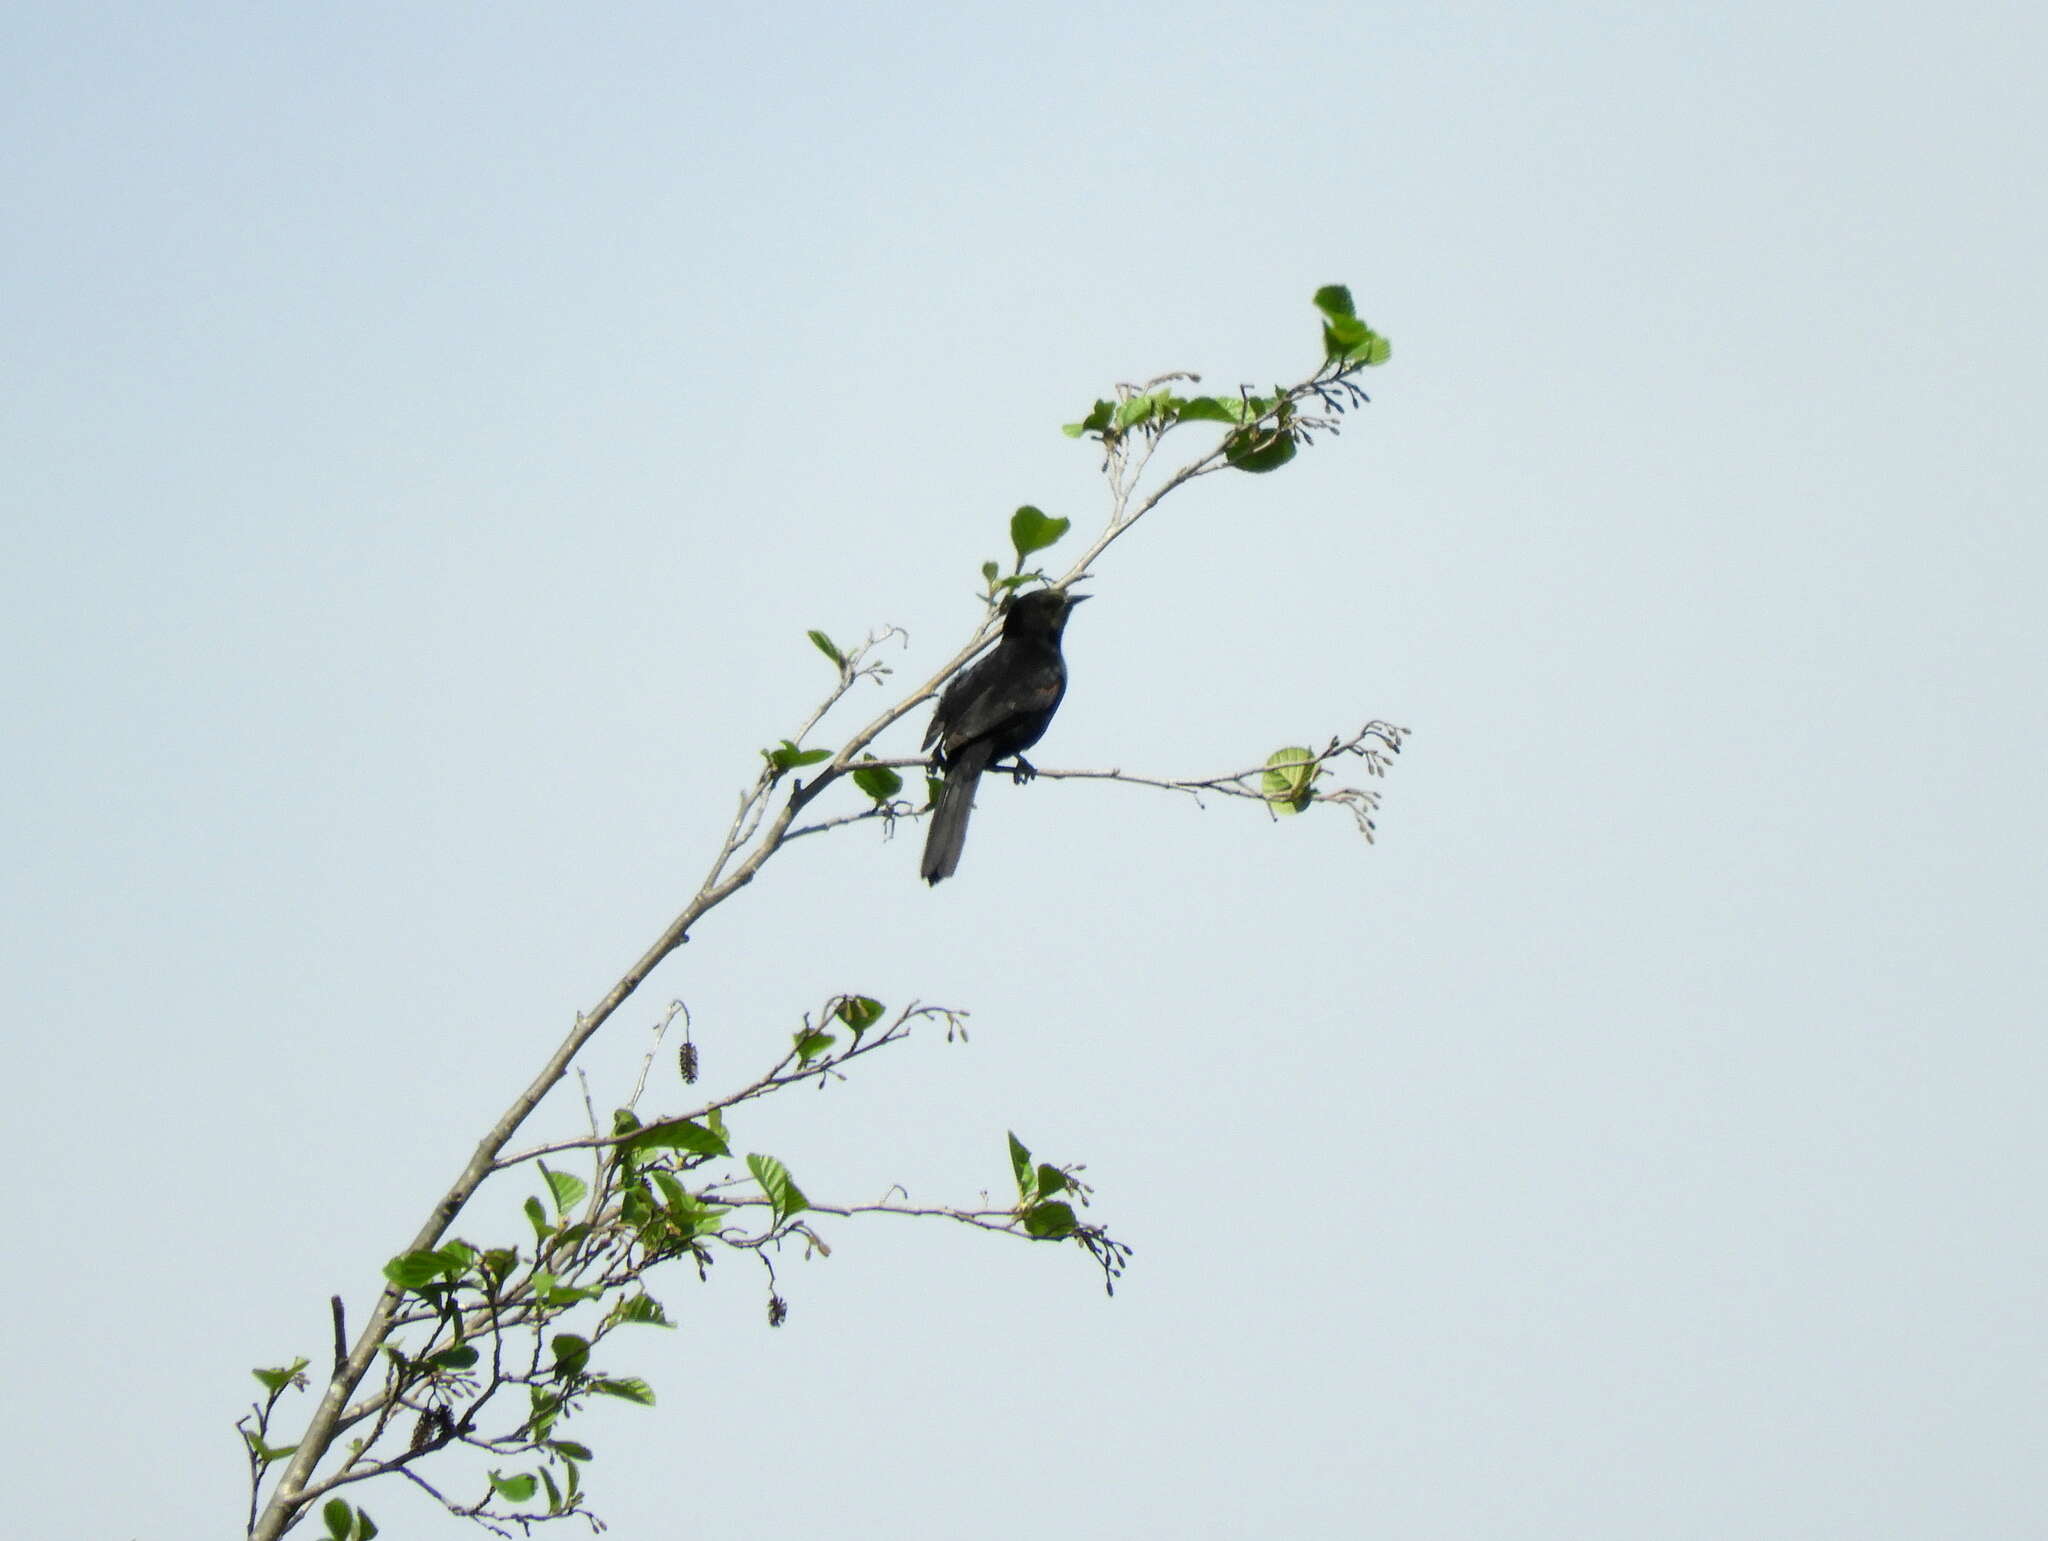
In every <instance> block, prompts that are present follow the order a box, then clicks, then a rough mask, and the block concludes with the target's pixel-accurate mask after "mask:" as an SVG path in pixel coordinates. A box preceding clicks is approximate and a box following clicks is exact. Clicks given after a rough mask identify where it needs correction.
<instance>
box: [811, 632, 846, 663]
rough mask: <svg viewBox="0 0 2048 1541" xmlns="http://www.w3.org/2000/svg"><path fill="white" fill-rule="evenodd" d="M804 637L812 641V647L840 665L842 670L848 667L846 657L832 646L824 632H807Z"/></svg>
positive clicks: (830, 640)
mask: <svg viewBox="0 0 2048 1541" xmlns="http://www.w3.org/2000/svg"><path fill="white" fill-rule="evenodd" d="M804 635H805V636H807V637H809V638H810V639H811V644H812V646H814V647H816V648H817V650H818V651H819V652H821V653H823V654H824V655H825V656H826V657H827V658H829V659H831V660H832V661H833V662H834V663H835V664H837V665H839V667H840V668H842V669H844V668H845V667H846V655H845V654H844V653H842V652H840V651H839V649H838V648H836V647H834V646H833V645H832V639H831V638H830V637H828V636H826V635H825V634H824V633H823V632H822V631H807V632H805V633H804Z"/></svg>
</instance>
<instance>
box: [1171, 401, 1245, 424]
mask: <svg viewBox="0 0 2048 1541" xmlns="http://www.w3.org/2000/svg"><path fill="white" fill-rule="evenodd" d="M1180 419H1181V421H1182V422H1184V423H1241V422H1243V421H1244V403H1243V402H1242V401H1239V400H1237V399H1235V398H1232V399H1228V400H1226V399H1225V398H1223V397H1221V396H1196V397H1194V398H1193V399H1192V400H1189V401H1184V402H1182V403H1181V404H1180Z"/></svg>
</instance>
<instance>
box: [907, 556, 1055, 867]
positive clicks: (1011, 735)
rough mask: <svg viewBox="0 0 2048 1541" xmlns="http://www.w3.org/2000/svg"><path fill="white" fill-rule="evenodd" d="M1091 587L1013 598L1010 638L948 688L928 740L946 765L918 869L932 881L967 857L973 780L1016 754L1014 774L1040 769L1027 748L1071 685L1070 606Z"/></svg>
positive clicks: (939, 764)
mask: <svg viewBox="0 0 2048 1541" xmlns="http://www.w3.org/2000/svg"><path fill="white" fill-rule="evenodd" d="M1090 597H1091V596H1090V595H1087V594H1069V593H1067V592H1065V591H1064V590H1062V589H1033V590H1032V591H1031V592H1030V593H1029V594H1024V595H1020V596H1019V597H1018V598H1017V599H1015V600H1013V601H1011V604H1010V612H1009V614H1008V616H1006V617H1005V618H1004V621H1003V638H1002V641H1000V642H998V643H997V644H996V646H995V651H994V652H992V653H990V654H989V655H988V656H987V657H986V658H984V659H982V660H981V662H980V663H978V664H976V665H974V667H973V668H971V669H969V670H968V671H967V672H966V673H965V674H962V675H961V676H960V677H959V678H958V679H956V680H954V681H953V683H952V684H950V685H948V686H947V687H946V688H945V691H944V693H942V694H941V695H940V697H939V706H938V710H937V711H935V712H933V713H932V725H931V726H930V727H929V728H927V729H926V730H925V735H924V747H925V748H927V749H929V750H931V751H932V769H933V770H935V771H943V772H945V776H946V784H945V786H944V787H943V788H941V789H940V792H939V804H938V807H936V808H935V809H933V810H932V827H931V832H930V833H929V834H927V835H926V836H925V841H924V864H923V866H922V867H920V868H919V869H918V870H919V871H920V873H921V874H922V875H923V877H924V880H925V881H926V882H927V883H936V882H938V881H939V879H940V878H949V877H951V876H952V875H953V870H954V869H955V868H956V867H958V866H959V865H960V848H961V847H962V846H963V845H965V844H966V843H967V815H968V814H970V813H972V812H973V811H974V785H975V783H976V782H978V781H980V780H981V773H982V772H983V771H985V770H987V769H988V768H989V767H990V766H991V765H993V764H995V762H996V761H998V760H1001V759H1003V758H1005V757H1007V756H1014V757H1015V758H1016V761H1017V763H1016V765H1015V767H1014V768H1013V769H1012V771H1011V775H1012V776H1013V777H1015V779H1016V780H1018V781H1020V782H1023V781H1029V780H1030V779H1031V778H1032V777H1033V776H1035V775H1037V774H1038V773H1037V772H1036V771H1034V770H1033V769H1032V768H1031V762H1030V761H1028V760H1026V759H1025V758H1024V751H1025V750H1027V749H1029V748H1030V747H1031V746H1032V745H1033V744H1035V743H1037V742H1038V741H1039V739H1040V738H1042V737H1043V736H1044V734H1045V730H1046V726H1047V724H1049V723H1050V722H1051V721H1052V714H1053V713H1054V712H1056V711H1058V710H1059V705H1060V697H1061V696H1063V695H1065V694H1066V693H1067V664H1066V660H1065V659H1064V658H1062V657H1061V656H1060V633H1061V632H1063V631H1065V630H1066V629H1067V614H1068V612H1069V611H1071V610H1072V609H1073V608H1074V606H1076V605H1078V604H1079V603H1080V602H1081V601H1082V600H1084V599H1088V598H1090Z"/></svg>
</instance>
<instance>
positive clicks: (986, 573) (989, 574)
mask: <svg viewBox="0 0 2048 1541" xmlns="http://www.w3.org/2000/svg"><path fill="white" fill-rule="evenodd" d="M1001 571H1002V569H1001V568H1000V567H998V566H996V564H995V563H993V562H983V563H982V564H981V576H982V579H983V581H984V582H988V583H994V582H995V581H996V574H997V573H999V572H1001Z"/></svg>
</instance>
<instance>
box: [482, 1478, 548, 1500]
mask: <svg viewBox="0 0 2048 1541" xmlns="http://www.w3.org/2000/svg"><path fill="white" fill-rule="evenodd" d="M539 1486H540V1483H539V1482H538V1481H536V1480H535V1479H534V1476H533V1474H532V1473H531V1472H524V1471H523V1472H521V1473H520V1474H519V1475H518V1476H516V1477H501V1476H499V1475H498V1474H497V1473H496V1472H492V1473H491V1487H492V1488H493V1489H494V1490H495V1491H496V1492H497V1495H498V1496H499V1497H500V1498H502V1499H504V1500H505V1501H506V1502H507V1503H515V1504H523V1503H525V1502H526V1501H527V1500H528V1499H529V1498H531V1497H533V1495H534V1490H535V1489H537V1488H538V1487H539Z"/></svg>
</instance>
